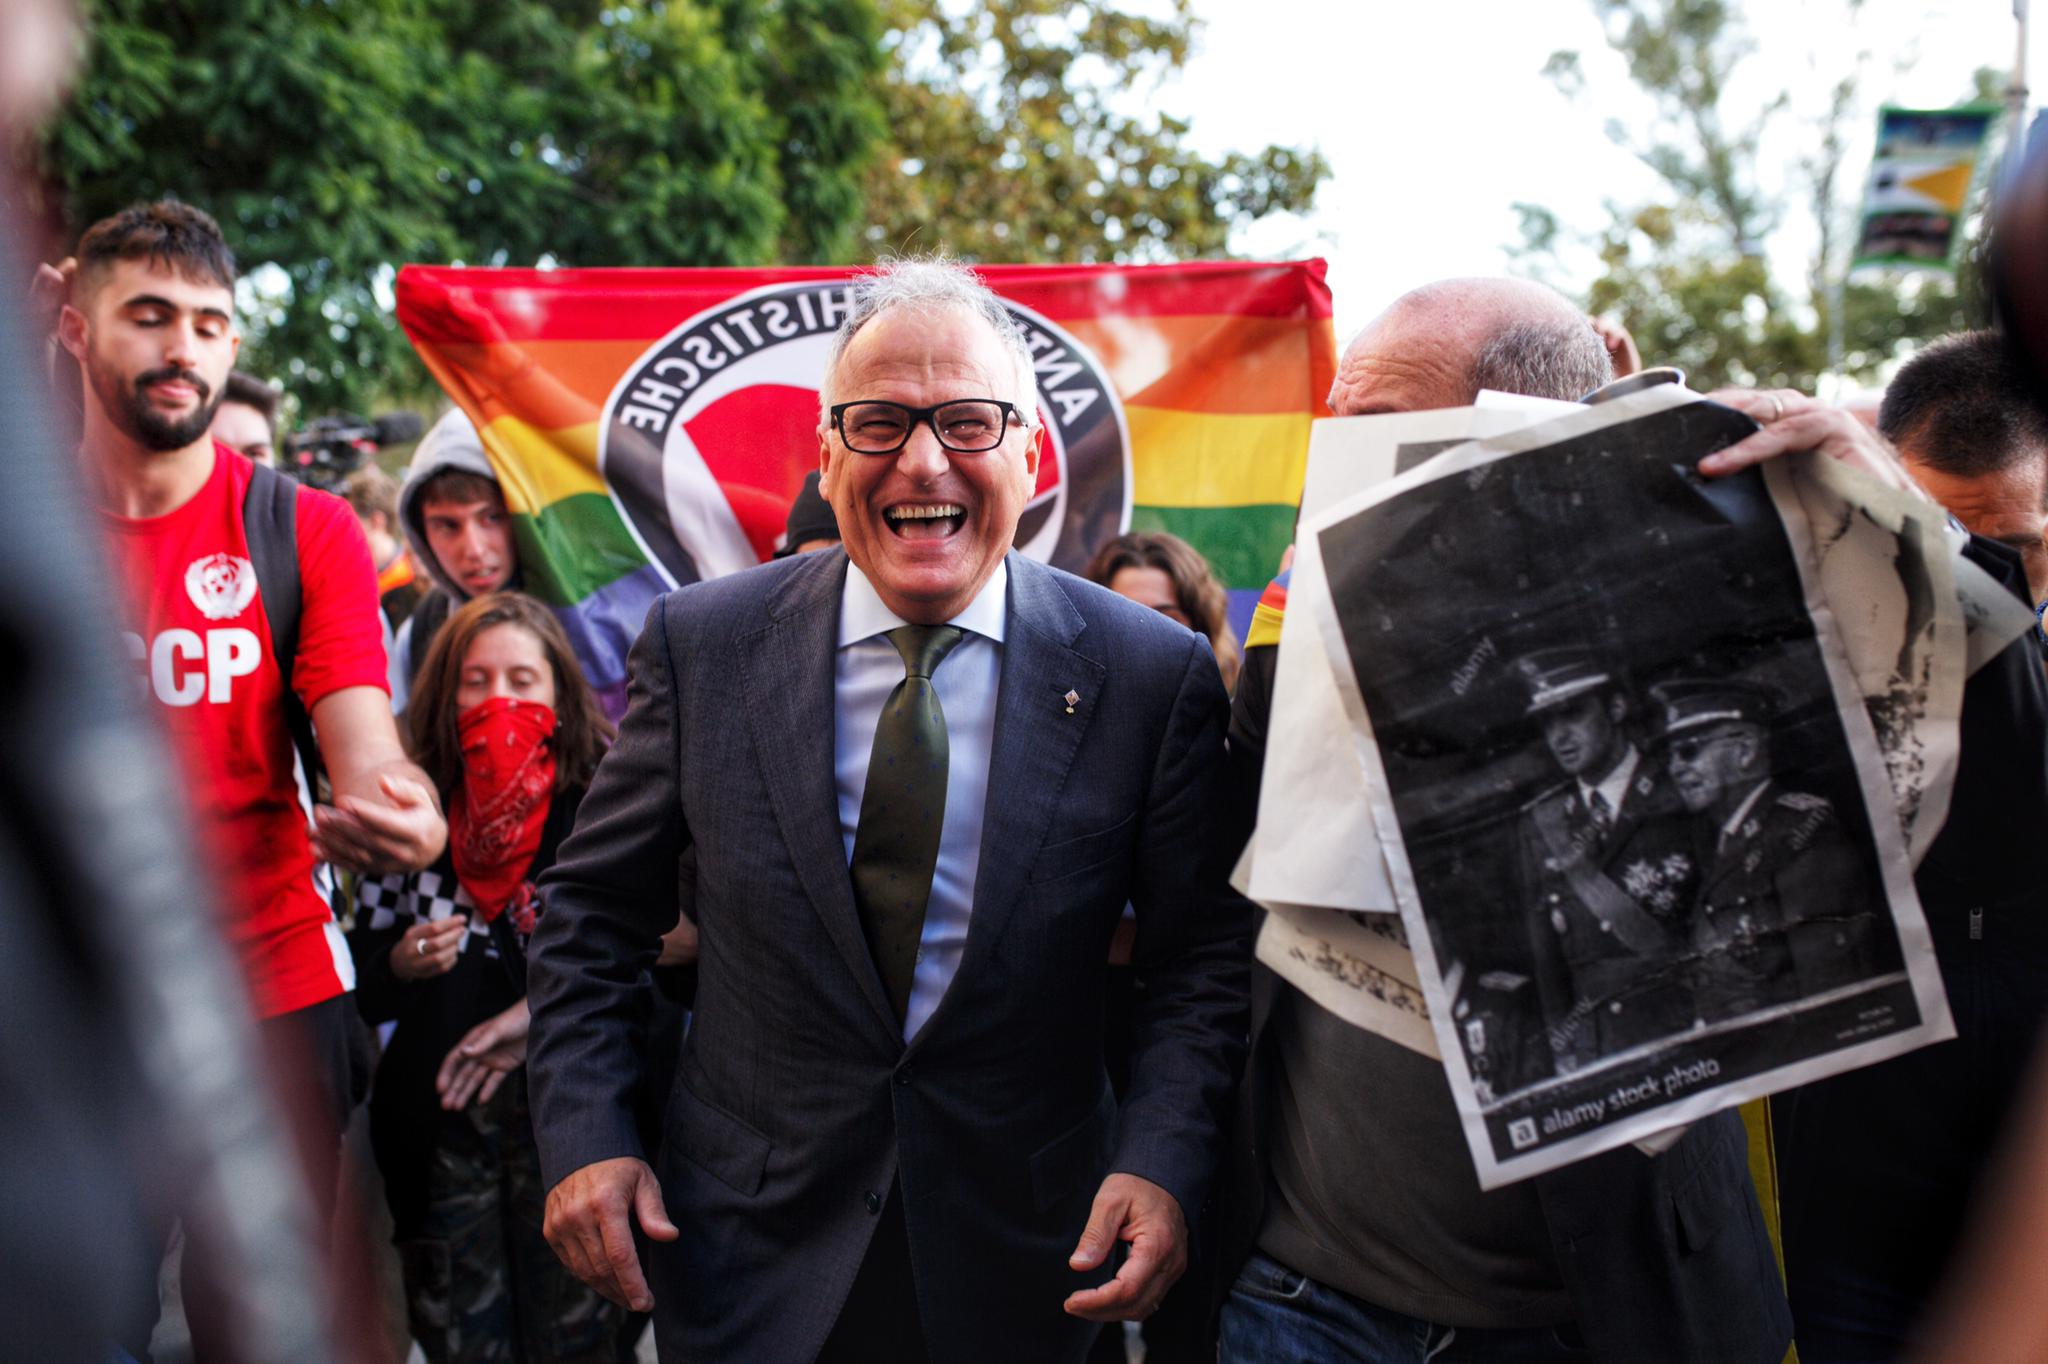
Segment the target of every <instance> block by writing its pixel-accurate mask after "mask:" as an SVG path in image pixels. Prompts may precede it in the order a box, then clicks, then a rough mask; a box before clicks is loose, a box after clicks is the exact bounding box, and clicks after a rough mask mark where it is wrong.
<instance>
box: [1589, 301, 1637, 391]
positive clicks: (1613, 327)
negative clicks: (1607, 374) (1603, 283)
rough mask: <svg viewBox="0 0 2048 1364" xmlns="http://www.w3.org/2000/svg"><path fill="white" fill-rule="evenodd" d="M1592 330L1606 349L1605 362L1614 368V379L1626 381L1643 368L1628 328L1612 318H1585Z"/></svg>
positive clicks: (1634, 341) (1634, 340)
mask: <svg viewBox="0 0 2048 1364" xmlns="http://www.w3.org/2000/svg"><path fill="white" fill-rule="evenodd" d="M1586 320H1587V321H1588V322H1590V323H1592V324H1593V330H1594V331H1595V332H1597V333H1599V336H1600V344H1601V345H1603V346H1605V347H1607V361H1608V363H1609V364H1611V365H1613V366H1614V377H1615V378H1617V379H1626V378H1628V376H1629V375H1631V374H1634V373H1635V372H1636V371H1637V370H1639V369H1641V368H1642V367H1643V356H1642V352H1641V351H1638V350H1637V349H1636V339H1635V338H1634V337H1633V336H1630V335H1629V334H1628V328H1627V327H1624V326H1622V325H1621V324H1620V323H1619V322H1616V321H1614V320H1613V319H1612V318H1606V317H1591V316H1589V317H1587V319H1586Z"/></svg>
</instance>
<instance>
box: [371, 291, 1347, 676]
mask: <svg viewBox="0 0 2048 1364" xmlns="http://www.w3.org/2000/svg"><path fill="white" fill-rule="evenodd" d="M852 273H853V272H852V271H851V270H848V269H845V268H802V269H762V270H682V269H677V270H488V269H466V268H458V267H439V266H419V265H413V266H407V267H406V268H405V269H404V270H403V271H401V272H400V274H399V278H398V318H399V322H400V323H401V324H402V325H403V326H404V328H405V331H406V335H407V336H408V337H409V338H410V339H411V341H412V343H413V346H414V347H415V349H417V350H418V352H419V354H420V356H421V358H422V359H423V360H424V361H425V362H426V365H427V368H428V370H429V371H431V372H432V374H433V376H434V378H435V380H436V381H437V382H439V383H440V385H441V386H442V388H444V389H445V390H446V391H447V392H448V394H449V396H450V397H451V398H452V399H453V400H454V401H455V403H456V404H457V405H458V406H460V407H461V408H462V409H463V410H464V411H465V412H467V413H468V414H469V416H470V417H471V419H472V420H474V421H475V422H476V425H477V429H478V431H479V432H480V433H481V434H482V437H483V444H484V449H485V451H486V453H487V454H488V455H489V457H490V460H491V464H492V466H493V468H494V469H495V470H496V471H497V474H498V477H499V480H500V481H501V483H502V484H503V486H504V489H505V498H506V503H507V505H508V507H509V508H510V510H511V511H512V513H513V516H514V524H515V530H516V534H517V538H518V545H519V553H520V562H521V566H522V569H523V572H524V574H525V578H524V582H525V586H526V588H527V590H528V591H530V592H533V593H534V594H535V595H537V596H539V597H541V598H542V599H543V600H545V601H547V602H548V603H549V604H550V605H552V606H554V607H555V608H556V610H557V612H558V614H559V615H560V616H561V617H562V620H563V623H564V624H565V625H566V626H567V627H568V629H569V632H570V636H571V639H572V640H573V641H574V643H575V645H576V649H577V653H578V655H579V657H580V658H581V660H582V662H583V665H584V667H585V669H586V671H587V672H588V675H589V677H590V680H591V683H592V685H593V686H595V687H597V688H598V690H599V692H600V694H601V695H602V696H603V698H604V701H605V704H606V707H607V709H608V710H611V711H612V712H613V713H615V714H616V713H617V712H618V710H619V709H620V708H621V707H622V705H623V698H624V694H625V662H626V651H627V649H628V648H629V647H630V646H631V644H632V641H633V639H634V637H635V636H636V635H637V634H638V633H639V629H640V623H641V621H642V619H643V618H644V617H645V615H646V612H647V607H648V605H649V603H651V602H652V601H653V599H654V598H655V597H656V596H657V595H658V594H660V593H661V592H664V591H667V590H668V589H670V588H671V587H676V586H681V585H684V584H687V583H691V582H695V581H698V580H700V579H704V578H711V577H716V576H718V575H720V574H723V573H730V572H734V571H736V570H738V569H742V568H746V567H749V566H751V565H753V564H756V563H759V562H761V561H762V560H764V559H766V558H767V557H769V555H770V554H772V553H773V551H774V550H775V548H776V541H777V537H778V536H779V535H780V534H781V532H782V528H783V522H784V518H785V516H786V514H787V511H788V507H789V503H790V500H791V498H792V497H794V496H795V494H796V492H797V489H798V488H799V486H800V485H801V484H802V481H803V477H804V475H805V474H806V473H807V472H808V471H810V470H812V469H815V468H816V467H817V466H818V437H817V429H818V385H819V382H820V379H821V377H822V374H823V371H824V366H825V360H826V356H827V353H828V350H829V347H830V344H831V339H832V334H833V332H834V330H835V329H836V328H837V326H838V324H839V322H840V320H841V319H842V318H843V317H844V315H845V312H846V307H847V302H846V293H847V281H848V279H849V278H850V276H851V275H852ZM981 273H982V275H983V277H984V278H985V279H986V280H987V281H988V283H989V285H990V287H992V288H993V289H994V290H995V291H996V292H997V293H998V294H999V295H1000V296H1002V298H1003V299H1004V300H1005V301H1006V302H1007V303H1008V304H1009V305H1010V307H1011V309H1012V312H1013V314H1014V315H1015V316H1016V318H1017V320H1018V322H1019V323H1020V324H1021V325H1022V326H1023V328H1024V334H1025V336H1026V338H1027V340H1028V342H1029V344H1030V347H1031V351H1032V355H1033V359H1034V361H1035V367H1036V370H1037V378H1038V394H1037V399H1038V407H1039V416H1040V419H1041V422H1042V424H1043V428H1044V430H1043V434H1042V435H1041V437H1040V439H1041V442H1042V445H1041V461H1040V474H1039V483H1038V489H1037V492H1036V495H1035V496H1034V497H1033V498H1032V500H1031V502H1030V503H1029V505H1028V506H1027V507H1026V509H1025V512H1024V518H1023V521H1022V523H1021V524H1020V526H1019V527H1018V531H1017V547H1018V549H1019V550H1020V551H1021V552H1023V553H1025V554H1027V555H1030V556H1031V557H1033V558H1036V559H1041V560H1045V561H1047V562H1050V563H1053V564H1055V565H1058V566H1059V567H1062V568H1067V569H1071V570H1076V571H1078V570H1079V569H1081V568H1082V567H1083V566H1084V565H1085V564H1086V562H1087V560H1088V558H1089V556H1090V555H1091V554H1092V553H1093V552H1094V549H1095V547H1096V546H1097V545H1098V544H1099V543H1100V542H1101V541H1103V540H1104V539H1107V538H1108V537H1110V536H1112V535H1115V534H1117V533H1119V532H1121V531H1123V530H1126V529H1136V530H1165V531H1171V532H1173V533H1174V534H1176V535H1179V536H1181V537H1182V538H1183V539H1185V540H1187V541H1188V542H1189V543H1191V544H1192V545H1194V547H1195V548H1196V549H1198V550H1200V551H1201V552H1202V553H1203V554H1204V555H1205V556H1207V558H1208V560H1209V562H1210V564H1211V565H1212V566H1213V567H1214V568H1215V570H1216V573H1217V576H1218V577H1219V578H1221V579H1222V580H1223V583H1224V585H1225V586H1226V587H1227V588H1229V589H1230V592H1231V618H1232V622H1233V624H1234V625H1235V626H1236V627H1237V628H1238V629H1239V631H1240V632H1242V630H1243V628H1244V625H1245V624H1246V622H1248V621H1249V619H1250V617H1251V613H1252V608H1253V606H1254V605H1255V604H1256V602H1257V599H1258V595H1259V591H1260V589H1261V588H1263V587H1264V586H1265V584H1266V582H1267V581H1268V579H1270V578H1271V576H1272V574H1273V573H1274V571H1275V570H1276V568H1277V566H1278V562H1279V558H1280V554H1281V552H1282V551H1283V550H1284V549H1285V548H1286V547H1287V545H1288V544H1289V542H1290V541H1291V540H1292V539H1293V536H1294V514H1295V506H1296V504H1297V502H1298V501H1299V499H1300V495H1301V485H1302V475H1303V470H1304V467H1305V465H1306V462H1307V457H1308V433H1309V424H1310V422H1311V421H1312V420H1314V419H1315V418H1316V417H1319V416H1325V415H1327V414H1328V409H1327V407H1326V406H1325V396H1326V395H1327V394H1328V392H1329V388H1330V381H1331V377H1332V375H1333V373H1334V370H1335V366H1336V339H1335V333H1334V331H1333V329H1332V322H1331V312H1330V291H1329V287H1328V285H1327V284H1326V283H1325V282H1324V264H1323V262H1322V261H1320V260H1308V261H1294V262H1286V263H1278V264H1255V263H1247V262H1202V263H1195V264H1187V265H1151V266H988V267H983V268H982V270H981Z"/></svg>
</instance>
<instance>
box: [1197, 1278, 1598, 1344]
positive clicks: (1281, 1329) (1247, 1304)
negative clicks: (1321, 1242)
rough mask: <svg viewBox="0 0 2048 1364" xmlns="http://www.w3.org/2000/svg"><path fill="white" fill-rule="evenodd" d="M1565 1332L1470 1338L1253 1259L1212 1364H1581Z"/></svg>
mask: <svg viewBox="0 0 2048 1364" xmlns="http://www.w3.org/2000/svg"><path fill="white" fill-rule="evenodd" d="M1576 1334H1577V1333H1576V1331H1575V1329H1573V1328H1571V1327H1550V1326H1541V1327H1534V1328H1530V1329H1527V1330H1505V1331H1501V1330H1492V1331H1482V1330H1474V1329H1472V1328H1469V1327H1462V1326H1445V1325H1442V1324H1440V1323H1438V1322H1432V1321H1423V1320H1421V1319H1419V1318H1417V1317H1410V1316H1404V1315H1402V1314H1401V1313H1399V1312H1389V1311H1387V1310H1385V1309H1384V1308H1379V1307H1374V1306H1373V1305H1372V1304H1370V1303H1367V1302H1361V1301H1360V1300H1359V1299H1357V1298H1354V1297H1351V1296H1349V1295H1348V1294H1345V1293H1340V1292H1338V1291H1337V1290H1336V1289H1334V1288H1329V1287H1326V1286H1324V1285H1323V1284H1319V1283H1317V1282H1316V1281H1315V1280H1314V1279H1311V1278H1309V1277H1308V1275H1306V1274H1301V1273H1298V1272H1296V1271H1295V1270H1292V1269H1289V1268H1288V1267H1287V1266H1286V1265H1283V1264H1281V1263H1280V1262H1279V1261H1278V1260H1275V1259H1273V1258H1271V1257H1270V1256H1267V1255H1265V1254H1262V1253H1260V1252H1258V1251H1254V1252H1253V1253H1252V1257H1251V1259H1250V1260H1248V1261H1246V1262H1245V1267H1244V1269H1243V1270H1242V1271H1241V1272H1240V1273H1239V1274H1238V1276H1237V1281H1236V1282H1235V1283H1233V1284H1232V1285H1231V1286H1230V1297H1229V1299H1228V1300H1227V1301H1226V1302H1225V1303H1224V1304H1223V1331H1222V1339H1221V1342H1220V1349H1219V1351H1218V1354H1217V1361H1218V1364H1335V1362H1336V1361H1345V1362H1346V1364H1579V1362H1581V1361H1585V1360H1589V1359H1591V1358H1592V1357H1593V1356H1592V1352H1591V1351H1589V1350H1587V1349H1586V1347H1585V1345H1584V1344H1583V1343H1582V1342H1579V1341H1577V1340H1576V1339H1575V1337H1576Z"/></svg>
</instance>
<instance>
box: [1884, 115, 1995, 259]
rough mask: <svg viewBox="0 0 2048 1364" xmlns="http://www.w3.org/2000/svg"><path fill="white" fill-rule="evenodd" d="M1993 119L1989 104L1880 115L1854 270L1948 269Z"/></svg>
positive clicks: (1953, 255) (1953, 256)
mask: <svg viewBox="0 0 2048 1364" xmlns="http://www.w3.org/2000/svg"><path fill="white" fill-rule="evenodd" d="M1998 114H1999V109H1998V106H1997V105H1995V104H1965V105H1958V106H1957V107H1956V108H1953V109H1891V108H1886V109H1881V110H1879V111H1878V116H1877V157H1876V159H1875V160H1873V161H1872V162H1871V164H1870V185H1869V188H1868V189H1866V190H1865V191H1864V195H1863V213H1862V219H1861V225H1860V227H1859V228H1858V230H1857V234H1856V254H1855V257H1854V259H1853V260H1852V261H1851V262H1850V264H1851V265H1852V266H1856V265H1906V266H1918V267H1920V268H1923V269H1932V270H1950V269H1953V268H1954V266H1955V253H1956V246H1957V243H1958V241H1959V234H1958V232H1957V230H1956V228H1957V225H1958V224H1959V223H1960V222H1961V221H1962V216H1963V206H1964V205H1965V204H1966V203H1967V202H1968V201H1969V197H1970V186H1971V184H1972V182H1974V181H1975V179H1976V176H1977V162H1978V160H1979V158H1981V157H1982V156H1983V154H1984V139H1985V136H1986V134H1987V133H1989V131H1990V129H1991V123H1992V120H1993V119H1995V118H1997V117H1998Z"/></svg>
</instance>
